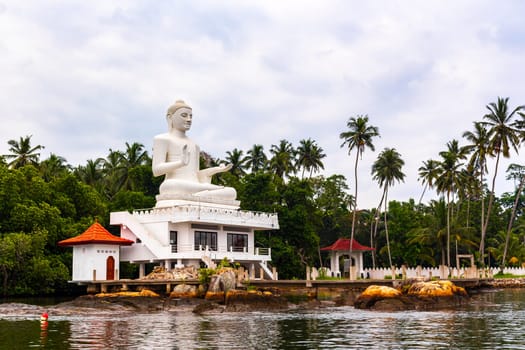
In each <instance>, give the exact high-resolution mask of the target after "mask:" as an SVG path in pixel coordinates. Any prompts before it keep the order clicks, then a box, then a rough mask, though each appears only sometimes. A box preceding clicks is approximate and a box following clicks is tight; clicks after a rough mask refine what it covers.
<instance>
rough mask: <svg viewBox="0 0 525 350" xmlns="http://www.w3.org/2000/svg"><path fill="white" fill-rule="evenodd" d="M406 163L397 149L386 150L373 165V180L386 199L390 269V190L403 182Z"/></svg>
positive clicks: (386, 232)
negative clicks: (388, 216) (388, 221)
mask: <svg viewBox="0 0 525 350" xmlns="http://www.w3.org/2000/svg"><path fill="white" fill-rule="evenodd" d="M404 164H405V162H404V161H403V159H401V155H400V154H399V153H398V152H397V151H396V150H395V148H385V149H384V150H383V151H382V152H381V153H380V154H379V156H378V157H377V160H376V161H375V162H374V164H373V165H372V176H373V179H374V180H376V181H377V182H378V183H379V186H380V187H382V188H383V198H384V205H385V207H384V220H385V235H386V246H387V250H388V261H389V262H390V267H392V255H391V253H390V239H389V237H388V224H387V213H388V189H389V187H391V186H392V185H394V183H395V182H396V181H403V179H404V178H405V174H404V173H403V171H402V170H401V169H402V168H403V165H404Z"/></svg>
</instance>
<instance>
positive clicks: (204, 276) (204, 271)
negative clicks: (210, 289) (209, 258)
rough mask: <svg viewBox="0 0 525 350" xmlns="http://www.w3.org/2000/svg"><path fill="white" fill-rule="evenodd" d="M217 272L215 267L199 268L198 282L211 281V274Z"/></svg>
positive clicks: (205, 282) (206, 282) (207, 282)
mask: <svg viewBox="0 0 525 350" xmlns="http://www.w3.org/2000/svg"><path fill="white" fill-rule="evenodd" d="M215 273H217V270H216V269H210V268H207V267H205V268H201V269H199V282H200V284H209V283H210V281H211V276H213V275H214V274H215Z"/></svg>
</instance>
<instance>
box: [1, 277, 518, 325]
mask: <svg viewBox="0 0 525 350" xmlns="http://www.w3.org/2000/svg"><path fill="white" fill-rule="evenodd" d="M408 284H410V282H407V283H406V284H405V287H404V288H405V289H406V290H408V288H407V287H406V285H408ZM387 288H388V287H387ZM459 288H460V287H459ZM503 288H525V278H507V279H493V280H486V281H484V282H483V283H482V284H480V285H479V286H477V287H476V288H475V289H472V290H468V292H469V293H468V294H471V293H473V292H479V291H492V290H498V289H503ZM390 289H391V290H396V289H394V288H390ZM402 289H403V287H401V288H400V289H398V290H402ZM305 293H306V294H305ZM299 294H300V295H299V296H301V295H302V294H304V295H302V296H303V297H301V298H299V297H298V295H297V294H296V295H293V296H291V295H289V294H288V295H287V294H286V293H279V290H278V289H276V288H272V289H271V291H269V290H265V289H258V290H239V289H234V288H232V289H229V290H227V291H217V292H212V294H211V296H210V295H208V296H206V294H204V295H194V294H191V295H188V296H184V295H180V294H174V295H166V296H161V295H158V294H156V293H154V292H151V291H148V290H143V291H140V292H118V293H100V294H96V295H83V296H80V297H77V298H76V299H74V300H71V301H67V302H63V303H60V304H57V305H53V306H47V307H44V306H36V305H28V304H21V303H5V304H0V314H1V315H3V316H7V317H10V316H32V315H35V317H36V316H38V315H40V313H42V312H44V311H46V312H49V313H50V314H52V315H54V316H71V315H79V314H108V315H110V314H114V313H133V312H135V313H136V312H139V313H142V312H147V313H149V312H166V311H167V312H193V313H195V314H199V315H205V314H217V313H222V312H254V311H257V312H278V311H287V310H294V309H315V308H322V307H336V306H354V307H356V308H365V309H373V310H378V309H380V310H390V311H396V310H406V309H414V310H434V309H442V308H450V307H457V306H460V305H464V304H465V303H467V302H468V295H466V294H467V293H465V295H463V293H462V292H460V293H459V294H454V295H450V296H442V297H439V296H436V295H434V296H432V295H428V296H424V297H421V296H414V295H412V296H411V295H402V293H400V294H399V295H397V296H398V298H390V299H389V298H388V297H387V298H386V301H385V298H382V297H379V298H378V297H377V296H372V299H371V298H370V295H369V296H368V297H367V298H368V299H366V298H363V295H365V297H366V294H365V293H364V291H360V292H356V291H354V292H352V291H347V292H346V293H341V291H338V292H335V293H332V294H331V295H329V296H327V295H326V294H322V295H321V294H320V293H318V294H317V295H313V294H311V293H310V294H308V293H307V292H305V291H299ZM374 298H375V299H374ZM371 300H373V302H371Z"/></svg>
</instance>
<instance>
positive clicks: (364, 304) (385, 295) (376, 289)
mask: <svg viewBox="0 0 525 350" xmlns="http://www.w3.org/2000/svg"><path fill="white" fill-rule="evenodd" d="M401 296H402V293H401V291H400V290H398V289H395V288H392V287H387V286H376V285H372V286H368V288H366V289H365V291H364V292H363V293H361V295H359V296H358V297H357V298H356V300H355V301H354V307H355V308H357V309H369V308H372V307H373V306H374V305H375V304H376V303H377V302H378V301H381V300H386V299H388V300H390V299H394V298H398V299H399V298H401ZM396 304H397V302H396Z"/></svg>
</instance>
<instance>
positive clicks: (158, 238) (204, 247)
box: [60, 101, 279, 281]
mask: <svg viewBox="0 0 525 350" xmlns="http://www.w3.org/2000/svg"><path fill="white" fill-rule="evenodd" d="M192 119H193V114H192V109H191V107H189V106H188V105H187V104H185V103H184V102H183V101H177V102H176V103H175V104H173V105H172V106H170V107H169V108H168V111H167V115H166V121H167V123H168V132H167V133H165V134H161V135H158V136H156V137H155V138H154V142H153V162H152V170H153V174H154V175H155V176H161V175H164V181H163V182H162V184H161V185H160V188H159V195H157V197H156V200H157V201H156V205H155V208H151V209H141V210H134V211H133V212H131V213H130V212H127V211H122V212H114V213H111V214H110V224H111V225H118V226H120V238H118V237H115V236H111V237H109V236H107V237H105V238H104V239H103V241H100V239H98V238H97V239H96V240H95V241H93V240H88V241H87V242H86V239H84V238H82V239H80V238H76V240H73V241H67V242H61V243H60V244H61V245H63V246H74V247H75V249H74V251H73V261H74V264H73V281H85V280H91V278H93V280H95V279H104V278H106V280H111V279H118V278H119V277H118V270H116V268H115V266H113V265H112V264H111V263H112V260H111V259H117V261H124V262H130V263H134V264H139V267H140V268H139V275H140V276H139V277H143V276H144V274H145V268H146V264H148V263H154V264H157V265H162V266H164V267H165V268H166V269H168V270H171V269H173V268H178V267H187V266H194V267H197V268H198V267H201V266H205V267H215V265H216V263H217V262H219V261H221V260H223V259H227V260H229V261H230V262H235V263H239V264H240V265H242V266H243V267H244V268H245V269H246V270H247V271H249V273H250V275H251V276H255V271H258V272H259V273H258V274H257V276H258V277H263V278H266V279H276V278H277V276H276V274H275V273H274V271H272V270H271V269H270V268H269V267H268V265H267V263H268V262H269V261H270V260H271V249H270V248H266V247H256V246H255V231H263V230H276V229H278V228H279V222H278V219H277V214H272V213H260V212H253V211H244V210H240V209H239V208H240V202H239V201H238V200H237V199H236V196H237V192H236V191H235V189H234V188H231V187H225V186H219V185H215V184H212V183H211V180H212V176H213V175H215V174H218V173H221V172H226V171H228V170H230V169H231V165H223V164H221V165H219V166H216V167H212V168H207V169H200V162H199V160H200V159H199V157H200V148H199V146H198V145H197V144H196V143H195V142H193V141H192V140H191V139H190V138H189V137H188V136H187V135H186V131H188V130H189V129H190V127H191V123H192ZM108 234H109V232H108ZM104 235H105V233H104ZM97 237H98V236H97ZM108 237H109V238H108ZM90 239H91V238H90ZM115 239H116V240H115ZM107 240H109V241H110V245H111V248H107V247H106V246H104V247H102V246H101V247H99V246H98V245H101V244H102V245H104V244H106V245H107V243H108V242H107ZM79 243H81V244H82V245H81V246H79V245H78V244H79ZM101 251H103V253H100V252H101ZM82 261H86V262H89V263H88V264H87V265H85V266H84V265H83V264H82ZM88 265H89V266H88ZM116 266H118V264H116ZM114 270H115V271H114ZM93 271H95V272H93ZM261 271H262V272H261ZM114 272H115V273H114ZM92 276H93V277H92Z"/></svg>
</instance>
